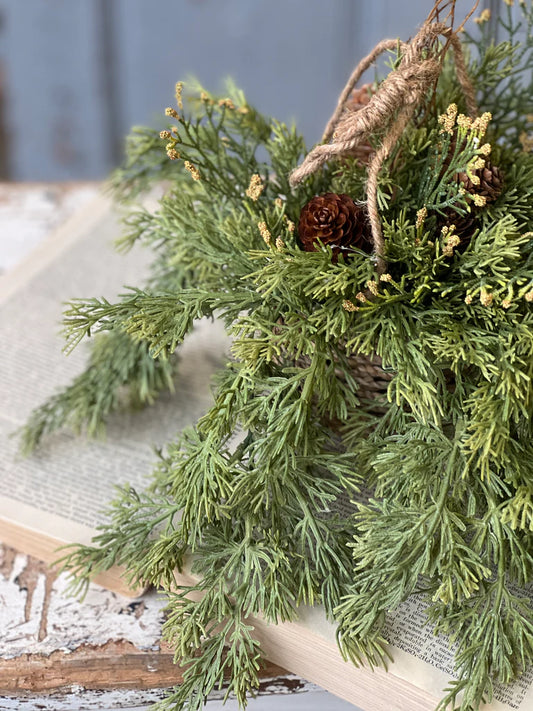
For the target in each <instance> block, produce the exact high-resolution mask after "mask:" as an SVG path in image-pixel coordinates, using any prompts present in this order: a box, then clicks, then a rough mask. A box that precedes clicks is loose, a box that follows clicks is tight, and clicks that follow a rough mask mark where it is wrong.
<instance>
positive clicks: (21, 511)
mask: <svg viewBox="0 0 533 711" xmlns="http://www.w3.org/2000/svg"><path fill="white" fill-rule="evenodd" d="M119 234H120V228H119V227H118V225H117V219H116V217H115V216H114V215H113V211H112V209H111V206H110V203H109V201H108V200H106V199H104V198H103V197H99V198H97V199H96V200H95V201H93V202H91V203H90V204H89V205H87V206H86V207H85V208H83V209H82V210H81V211H80V212H79V213H77V214H76V215H75V216H74V217H72V218H71V219H70V220H68V221H67V222H66V223H65V224H64V225H63V226H62V227H61V228H60V229H59V230H58V231H57V232H56V233H54V234H53V235H52V236H51V237H50V238H48V239H47V240H46V241H45V242H44V243H43V244H42V245H41V246H40V247H39V248H38V249H37V250H36V251H35V252H33V253H32V254H31V255H30V257H29V258H28V259H27V260H26V261H25V262H23V263H22V264H21V265H20V266H19V267H17V268H16V269H15V270H13V271H11V272H8V273H7V274H5V275H2V276H0V348H1V352H2V359H1V371H0V541H1V542H3V543H5V544H7V545H11V546H13V547H14V548H16V549H17V550H19V551H21V552H25V553H28V554H30V555H34V556H36V557H38V558H40V559H42V560H45V561H47V562H52V561H54V560H57V559H58V558H59V556H60V554H59V553H58V550H57V549H58V547H59V546H62V545H65V544H67V543H73V542H80V543H89V542H90V540H91V538H92V536H93V535H94V532H95V528H96V526H97V525H98V524H99V523H101V522H103V520H104V516H103V515H102V509H104V508H106V507H107V506H108V504H109V502H110V501H111V499H113V498H114V495H115V486H116V485H117V484H123V483H126V482H129V483H130V484H131V485H132V486H135V487H139V488H142V487H143V482H144V481H145V480H146V478H147V477H148V475H149V474H150V472H151V470H152V467H153V464H154V462H155V460H156V455H155V452H154V446H159V445H163V444H164V443H165V442H168V441H169V440H170V439H171V438H172V437H173V436H174V435H175V434H176V433H177V432H178V431H179V430H180V429H182V428H183V427H184V426H185V425H187V424H191V423H193V422H195V421H196V420H197V419H198V417H200V416H201V415H202V414H203V413H204V412H205V411H206V410H207V409H208V408H209V406H210V404H211V402H212V396H211V392H210V378H211V375H212V373H213V372H214V371H215V370H216V368H217V366H219V365H220V363H221V358H222V356H223V354H224V351H225V350H226V347H227V340H226V336H225V333H224V331H223V329H222V328H221V327H220V326H217V325H216V324H211V323H208V322H202V323H200V324H198V327H197V328H196V329H195V331H194V333H193V334H192V335H191V338H190V339H188V340H187V344H186V345H184V347H183V349H182V353H183V362H182V363H181V368H180V376H179V379H178V382H177V383H176V392H175V393H174V394H172V395H170V394H169V395H163V396H162V397H161V398H160V399H159V401H158V402H157V403H156V404H155V405H154V406H153V407H150V408H147V409H145V410H142V411H139V412H135V413H130V412H127V413H120V414H117V416H116V417H112V418H111V421H110V424H109V428H108V433H107V436H106V439H105V440H95V441H86V440H85V439H83V438H81V437H75V436H74V435H70V434H67V433H61V434H58V435H53V436H51V437H49V438H47V439H46V441H45V442H44V444H43V445H42V446H41V447H40V448H39V451H38V452H37V453H35V454H34V455H32V456H30V457H28V458H24V457H21V456H20V455H19V454H18V446H19V442H18V438H17V437H16V435H14V433H16V431H17V430H18V429H19V428H20V427H21V426H22V425H23V424H24V422H25V421H26V419H27V417H28V415H29V414H30V412H31V411H32V410H33V408H35V407H37V406H38V405H40V404H42V403H43V401H44V400H45V399H47V398H48V397H49V396H50V395H52V394H54V393H55V392H56V391H57V390H58V389H61V388H62V387H65V386H66V385H68V384H69V383H70V381H71V380H72V379H73V378H74V377H75V376H76V375H77V374H78V373H80V372H81V371H82V370H83V368H84V365H85V363H86V358H87V350H86V349H84V348H83V347H82V346H80V347H78V348H77V349H76V350H75V351H74V352H73V353H72V354H70V355H69V356H68V357H66V356H65V355H64V354H63V353H62V346H63V341H62V339H61V337H60V335H59V331H60V323H61V317H62V309H63V302H65V301H66V300H68V299H71V298H73V297H84V296H94V295H99V296H100V295H101V296H105V297H107V298H113V299H114V298H115V297H116V295H117V293H121V291H123V285H127V284H139V283H141V282H142V278H143V275H144V273H145V271H147V266H148V263H149V261H150V255H149V253H148V252H147V251H146V250H143V249H140V248H139V249H138V250H132V251H131V252H129V253H128V254H127V255H125V256H124V255H119V254H117V253H116V252H115V251H114V249H113V245H112V243H113V240H115V239H116V238H117V236H118V235H119ZM95 581H96V582H98V583H100V584H101V585H104V586H105V587H108V588H109V589H111V590H114V591H115V592H121V593H123V594H130V595H131V594H135V593H136V592H138V591H129V590H128V588H127V587H126V586H125V584H124V581H123V580H122V579H121V578H120V571H119V570H112V571H108V572H106V573H103V574H102V575H101V576H99V577H98V578H96V579H95Z"/></svg>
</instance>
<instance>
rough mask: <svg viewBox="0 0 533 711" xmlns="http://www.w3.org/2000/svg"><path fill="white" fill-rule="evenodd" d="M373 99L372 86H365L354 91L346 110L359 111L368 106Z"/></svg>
mask: <svg viewBox="0 0 533 711" xmlns="http://www.w3.org/2000/svg"><path fill="white" fill-rule="evenodd" d="M371 98H372V84H363V85H362V86H360V87H359V88H358V89H354V90H353V91H352V93H351V94H350V96H349V98H348V101H347V102H346V108H347V109H349V110H350V111H359V109H362V108H363V106H366V105H367V104H368V102H369V101H370V99H371Z"/></svg>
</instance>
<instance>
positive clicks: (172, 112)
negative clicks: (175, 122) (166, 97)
mask: <svg viewBox="0 0 533 711" xmlns="http://www.w3.org/2000/svg"><path fill="white" fill-rule="evenodd" d="M165 116H171V117H172V118H175V119H179V114H178V112H177V111H176V109H173V108H172V107H171V106H167V108H166V109H165Z"/></svg>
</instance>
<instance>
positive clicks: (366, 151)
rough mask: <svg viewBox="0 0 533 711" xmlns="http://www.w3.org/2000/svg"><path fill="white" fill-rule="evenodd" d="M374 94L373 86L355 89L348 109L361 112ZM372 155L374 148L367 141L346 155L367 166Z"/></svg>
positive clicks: (348, 103)
mask: <svg viewBox="0 0 533 711" xmlns="http://www.w3.org/2000/svg"><path fill="white" fill-rule="evenodd" d="M372 93H373V92H372V84H363V85H362V86H360V87H359V88H358V89H354V90H353V91H352V93H351V94H350V98H349V99H348V101H347V102H346V109H347V110H348V111H359V110H360V109H363V108H364V107H365V106H366V105H367V104H368V102H369V101H370V99H371V98H372ZM372 153H374V148H373V147H372V146H371V145H370V143H369V142H368V141H365V142H364V143H360V144H359V145H358V146H355V148H352V149H351V150H350V151H348V152H347V153H346V155H347V156H349V157H350V158H357V160H358V161H359V162H360V163H363V164H364V165H366V164H367V163H368V162H369V160H370V156H371V155H372Z"/></svg>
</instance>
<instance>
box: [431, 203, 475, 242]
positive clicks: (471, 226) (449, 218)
mask: <svg viewBox="0 0 533 711" xmlns="http://www.w3.org/2000/svg"><path fill="white" fill-rule="evenodd" d="M444 213H445V214H444V215H439V216H438V218H437V229H438V231H439V232H440V230H441V229H442V228H443V227H445V226H447V227H450V226H451V225H454V227H455V230H454V234H456V235H457V236H458V237H459V239H460V240H461V241H460V243H459V244H458V245H457V247H455V251H456V252H464V251H465V249H466V248H467V247H468V245H469V244H470V241H471V239H472V237H473V236H474V232H475V231H476V229H477V228H478V221H477V216H476V215H475V213H472V212H467V214H466V215H460V214H459V213H458V212H455V210H453V209H452V208H451V207H447V208H446V209H445V210H444Z"/></svg>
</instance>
